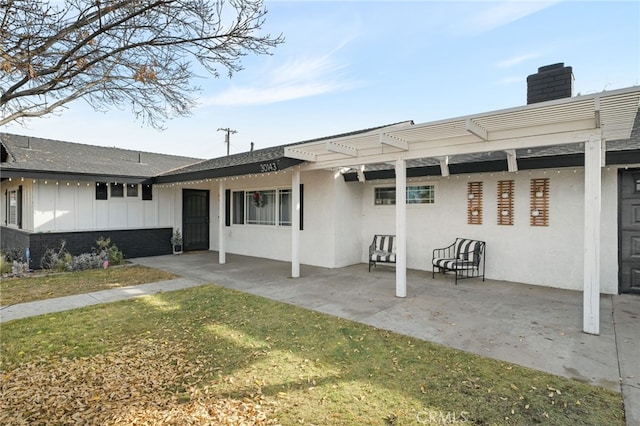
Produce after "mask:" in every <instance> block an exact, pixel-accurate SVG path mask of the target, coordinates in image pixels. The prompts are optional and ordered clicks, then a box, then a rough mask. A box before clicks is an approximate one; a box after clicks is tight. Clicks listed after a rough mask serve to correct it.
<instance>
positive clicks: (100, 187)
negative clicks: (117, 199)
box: [96, 182, 107, 200]
mask: <svg viewBox="0 0 640 426" xmlns="http://www.w3.org/2000/svg"><path fill="white" fill-rule="evenodd" d="M106 199H107V183H106V182H96V200H106Z"/></svg>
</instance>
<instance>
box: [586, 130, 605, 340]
mask: <svg viewBox="0 0 640 426" xmlns="http://www.w3.org/2000/svg"><path fill="white" fill-rule="evenodd" d="M601 148H602V139H601V137H600V135H597V136H595V137H593V138H591V139H590V140H589V141H587V142H586V143H585V144H584V290H583V326H582V329H583V331H584V332H585V333H589V334H596V335H597V334H600V214H601V198H602V186H601V180H602V177H601V169H600V167H601V161H602V150H601Z"/></svg>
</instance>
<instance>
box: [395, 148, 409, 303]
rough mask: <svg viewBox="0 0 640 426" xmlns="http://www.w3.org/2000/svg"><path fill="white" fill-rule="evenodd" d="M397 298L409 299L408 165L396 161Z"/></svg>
mask: <svg viewBox="0 0 640 426" xmlns="http://www.w3.org/2000/svg"><path fill="white" fill-rule="evenodd" d="M396 296H397V297H407V165H406V161H405V160H404V159H402V158H400V159H398V160H396Z"/></svg>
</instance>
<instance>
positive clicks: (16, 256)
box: [3, 248, 27, 263]
mask: <svg viewBox="0 0 640 426" xmlns="http://www.w3.org/2000/svg"><path fill="white" fill-rule="evenodd" d="M3 254H4V258H5V260H6V261H7V262H8V263H13V262H14V261H17V262H23V263H24V262H26V261H27V256H26V253H25V251H24V250H22V249H19V248H10V249H5V250H4V251H3Z"/></svg>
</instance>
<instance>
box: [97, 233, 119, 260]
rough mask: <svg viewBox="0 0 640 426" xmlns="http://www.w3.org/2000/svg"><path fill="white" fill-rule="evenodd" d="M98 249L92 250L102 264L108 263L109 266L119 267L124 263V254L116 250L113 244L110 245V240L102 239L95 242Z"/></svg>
mask: <svg viewBox="0 0 640 426" xmlns="http://www.w3.org/2000/svg"><path fill="white" fill-rule="evenodd" d="M96 244H97V245H98V248H97V249H95V248H94V253H97V254H98V255H99V257H100V258H101V259H102V261H103V262H104V261H105V260H108V261H109V265H120V264H121V263H123V262H124V254H123V253H122V252H121V251H120V250H118V247H117V246H116V245H115V244H112V243H111V238H106V239H105V238H102V237H100V239H99V240H98V241H96Z"/></svg>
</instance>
